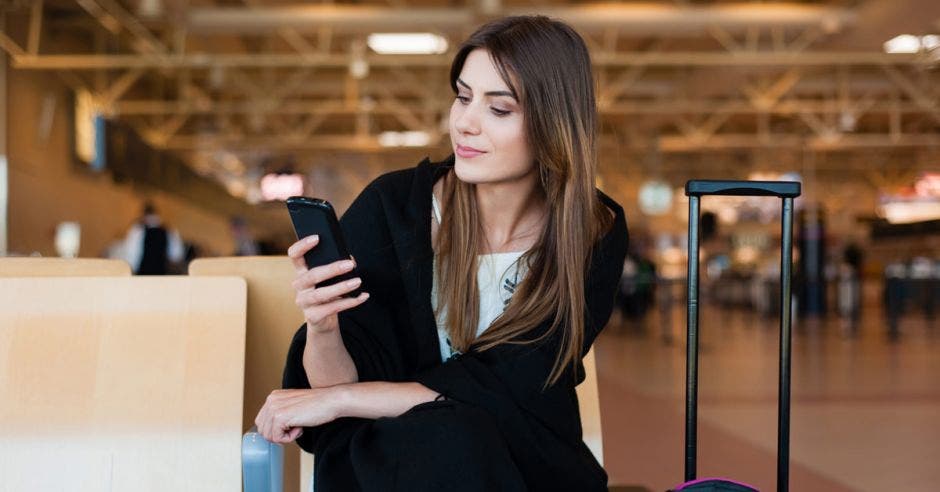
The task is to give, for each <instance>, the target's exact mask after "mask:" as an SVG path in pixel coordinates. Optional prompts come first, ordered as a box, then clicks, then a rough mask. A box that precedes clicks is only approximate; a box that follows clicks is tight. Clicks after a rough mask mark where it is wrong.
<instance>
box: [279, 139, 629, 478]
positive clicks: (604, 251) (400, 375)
mask: <svg viewBox="0 0 940 492" xmlns="http://www.w3.org/2000/svg"><path fill="white" fill-rule="evenodd" d="M452 166H453V157H452V156H451V157H450V158H449V159H448V160H446V161H444V162H442V163H439V164H432V163H431V162H430V161H429V160H428V159H425V160H424V161H423V162H421V163H420V164H419V165H418V166H417V167H415V168H411V169H405V170H401V171H395V172H391V173H388V174H385V175H383V176H381V177H379V178H377V179H376V180H375V181H373V182H372V183H371V184H370V185H369V186H367V187H366V188H365V189H364V190H363V192H362V193H361V194H360V195H359V197H358V198H357V199H356V200H355V202H354V203H353V204H352V205H351V206H350V208H349V209H348V210H347V211H346V213H345V214H344V215H343V217H342V220H341V221H340V222H341V226H342V229H343V232H344V234H345V236H346V242H347V244H348V245H349V247H350V249H351V252H352V254H353V255H354V256H355V257H356V262H357V273H358V275H360V276H361V278H362V281H363V282H362V289H363V290H365V291H367V292H369V293H370V294H371V298H370V299H369V300H368V301H367V302H366V303H364V304H363V305H361V306H359V307H357V308H355V309H352V310H349V311H346V312H344V313H341V314H340V330H341V333H342V337H343V342H344V344H345V345H346V348H347V350H348V351H349V355H350V356H351V357H352V360H353V362H354V363H355V365H356V369H357V371H358V374H359V380H360V381H417V382H419V383H421V384H423V385H424V386H426V387H428V388H430V389H432V390H434V391H436V392H438V393H441V394H443V395H445V396H446V397H447V398H448V399H451V400H456V401H458V402H461V403H463V404H467V405H471V406H473V407H475V408H477V409H481V410H483V411H484V412H486V413H487V414H489V415H490V416H492V417H493V418H494V421H495V423H496V427H497V428H498V431H499V434H500V435H501V436H502V437H503V439H504V440H505V442H506V445H507V447H508V449H509V453H510V455H511V456H512V461H513V462H514V465H515V467H516V468H518V470H519V471H520V472H521V474H522V476H523V479H524V480H525V483H526V487H527V488H528V489H530V490H606V482H607V475H606V473H605V472H604V470H603V468H601V466H600V465H599V464H598V463H597V461H596V460H595V459H594V457H593V455H592V454H591V452H590V450H589V449H588V448H587V446H585V445H584V443H583V442H582V435H581V421H580V416H579V411H578V402H577V396H576V393H575V389H574V388H575V386H576V385H577V384H578V383H580V382H581V381H582V380H583V379H584V375H583V369H582V368H581V366H580V363H579V367H578V371H577V372H576V373H573V372H572V371H571V369H570V368H569V369H568V370H567V371H566V372H565V373H564V375H563V377H562V378H561V379H560V380H559V381H558V382H557V383H555V384H554V385H552V386H550V387H548V388H547V389H545V388H543V386H544V384H545V381H546V378H547V377H548V375H549V373H550V371H551V368H552V367H553V363H554V361H555V357H556V355H557V352H558V347H559V336H558V332H556V334H555V335H553V336H551V337H547V338H546V339H545V340H544V342H540V343H536V344H528V345H518V344H504V345H502V346H498V347H495V348H492V349H490V350H487V351H483V352H476V351H472V350H471V351H469V352H468V353H466V354H463V355H462V356H459V357H457V358H454V359H451V360H449V361H447V362H445V363H442V362H441V358H440V349H439V347H438V337H437V325H436V322H435V318H434V314H433V312H432V308H431V283H432V262H433V257H434V253H433V250H432V247H431V194H432V191H431V190H432V186H433V184H434V182H435V181H436V180H437V178H439V177H440V176H442V175H443V174H444V173H445V172H446V171H447V170H448V169H450V168H451V167H452ZM598 194H599V196H600V198H601V200H602V201H603V203H604V204H605V205H606V206H607V207H608V208H610V210H611V211H612V212H613V213H614V214H615V220H614V223H613V227H612V228H611V229H610V230H609V231H608V232H607V233H606V234H605V235H604V237H603V238H602V239H601V240H600V241H599V242H598V243H597V244H596V245H595V247H594V249H593V251H592V257H591V258H592V261H591V267H590V270H589V272H588V275H587V278H586V283H585V285H586V290H585V295H586V302H587V312H586V313H585V319H586V321H587V324H586V327H585V328H586V331H585V337H584V346H583V352H582V353H586V352H587V350H588V349H589V348H590V346H591V344H592V343H593V341H594V339H595V337H596V336H597V334H598V333H599V332H600V330H601V329H602V328H603V327H604V325H605V324H606V323H607V320H608V318H609V317H610V313H611V310H612V308H613V302H614V294H615V291H616V289H617V285H618V282H619V280H620V275H621V272H622V269H623V260H624V256H625V254H626V250H627V228H626V222H625V219H624V214H623V209H622V208H621V207H620V206H619V205H618V204H617V203H616V202H614V201H613V200H611V199H610V198H609V197H607V196H606V195H604V194H603V193H601V192H599V191H598ZM547 326H548V323H547V322H546V323H545V324H544V325H543V326H542V327H540V328H539V329H537V330H536V332H540V331H542V330H545V329H547ZM305 337H306V327H305V326H302V327H301V328H300V330H298V332H297V334H296V335H295V336H294V339H293V340H292V342H291V347H290V350H289V353H288V357H287V364H286V367H285V370H284V380H283V386H284V387H285V388H309V382H308V381H307V377H306V374H305V372H304V369H303V362H302V356H303V350H304V343H305ZM575 374H577V375H576V376H575ZM380 420H386V419H380ZM375 423H376V421H372V420H368V419H354V418H343V419H339V420H337V421H334V422H331V423H329V424H326V425H323V426H320V427H317V428H307V429H305V430H304V433H303V435H302V436H301V438H300V439H298V444H299V445H300V446H301V447H302V448H303V449H305V450H307V451H309V452H312V453H314V454H315V455H317V456H318V457H317V470H316V476H317V481H318V482H319V481H320V480H319V478H320V475H321V474H329V473H332V472H333V470H331V469H326V468H325V467H327V466H329V467H331V468H332V469H334V470H336V469H340V468H342V469H345V470H346V471H347V472H351V473H354V474H355V472H354V471H352V470H357V469H358V468H357V466H356V463H355V460H356V455H357V454H361V451H356V450H353V449H349V446H350V444H349V442H350V440H351V439H353V436H355V435H356V434H357V433H362V432H368V429H369V426H371V425H374V424H375ZM386 451H387V452H390V453H391V452H396V451H397V450H386ZM401 451H403V452H404V453H408V451H407V450H401ZM369 452H375V451H374V450H370V451H369ZM321 456H330V459H329V460H322V459H321ZM347 459H348V460H350V461H351V462H345V460H347ZM324 461H325V462H324ZM321 465H322V467H324V468H321ZM358 480H360V482H361V481H362V480H363V477H358ZM365 480H368V478H367V477H366V478H365Z"/></svg>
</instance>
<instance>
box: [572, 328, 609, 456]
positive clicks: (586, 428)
mask: <svg viewBox="0 0 940 492" xmlns="http://www.w3.org/2000/svg"><path fill="white" fill-rule="evenodd" d="M582 363H583V364H584V381H582V382H581V384H579V385H578V387H577V392H578V407H579V408H580V410H581V429H582V432H583V439H584V443H585V444H587V447H588V448H590V449H591V452H592V453H594V457H595V458H597V461H598V462H599V463H600V464H601V465H603V464H604V442H603V439H602V436H601V403H600V398H599V396H598V392H597V364H596V363H595V361H594V347H591V350H589V351H588V353H587V355H585V356H584V360H583V361H582Z"/></svg>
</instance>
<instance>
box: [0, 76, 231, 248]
mask: <svg viewBox="0 0 940 492" xmlns="http://www.w3.org/2000/svg"><path fill="white" fill-rule="evenodd" d="M7 84H8V85H7V111H8V113H7V118H8V119H7V121H8V123H9V125H8V135H7V137H8V138H7V144H8V145H7V148H8V152H9V186H10V189H9V191H10V199H9V200H10V201H9V252H10V253H11V254H30V253H32V252H39V253H41V254H43V255H55V249H54V247H53V237H54V234H55V227H56V224H58V223H59V222H62V221H78V222H79V223H81V226H82V245H81V251H80V256H86V257H88V256H101V255H102V254H103V252H104V250H105V248H106V247H107V246H108V244H109V243H110V242H111V241H113V240H115V239H118V238H119V237H122V236H123V235H124V234H125V233H126V231H127V229H128V227H130V225H131V224H132V223H133V221H134V220H135V219H136V218H137V217H138V215H139V214H140V212H141V209H142V207H143V202H144V200H145V199H147V198H150V199H151V200H152V201H153V202H154V204H155V205H156V207H157V210H158V211H159V212H160V213H161V215H162V216H163V219H164V221H166V222H167V223H168V224H169V225H170V226H171V227H174V228H176V229H177V230H179V232H180V234H181V236H182V237H183V239H184V240H187V241H193V242H195V243H197V244H199V245H200V246H202V247H203V249H205V250H208V252H212V253H216V254H229V253H231V252H232V250H233V248H234V246H233V243H232V240H231V237H230V232H229V227H228V217H225V216H223V215H221V214H217V213H214V212H212V211H207V210H204V209H201V208H198V207H196V206H194V205H192V204H190V203H189V202H187V201H185V200H182V199H179V198H177V197H175V196H173V195H170V194H167V193H164V192H158V191H153V190H140V189H135V188H134V187H132V186H130V185H127V184H121V185H116V184H114V183H113V182H112V181H111V178H110V176H108V175H107V173H101V174H93V173H91V172H90V171H89V170H88V169H86V168H83V167H81V166H80V165H78V164H76V161H75V159H74V157H73V154H72V150H71V136H70V132H71V129H72V124H71V122H70V121H69V118H70V113H71V111H70V109H69V107H68V106H69V104H70V101H71V98H70V96H69V90H68V88H67V87H66V86H65V85H64V84H63V83H61V82H60V80H59V79H58V77H57V76H55V75H54V74H53V73H52V72H30V71H24V70H16V69H10V70H9V71H8V72H7ZM47 99H50V100H52V101H54V107H55V111H54V117H53V118H52V124H51V126H50V127H49V132H48V134H47V136H45V138H44V136H43V135H42V134H41V133H42V132H41V130H40V125H41V119H42V117H41V112H42V111H41V108H43V105H44V104H47V105H48V104H50V103H44V101H45V100H47Z"/></svg>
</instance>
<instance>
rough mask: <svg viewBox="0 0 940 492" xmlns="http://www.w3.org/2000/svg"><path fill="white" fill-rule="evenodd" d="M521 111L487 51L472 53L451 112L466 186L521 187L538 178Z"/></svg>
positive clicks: (458, 167) (452, 131)
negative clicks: (518, 184) (512, 184)
mask: <svg viewBox="0 0 940 492" xmlns="http://www.w3.org/2000/svg"><path fill="white" fill-rule="evenodd" d="M525 133H526V132H525V119H524V118H523V114H522V106H521V105H520V104H519V101H517V100H516V99H515V98H514V97H513V96H512V92H511V91H510V90H509V87H508V86H507V85H506V83H505V82H503V79H502V78H501V77H500V76H499V72H498V71H497V70H496V66H495V65H494V64H493V61H492V60H491V59H490V55H489V52H487V51H486V50H483V49H476V50H474V51H472V52H471V53H470V54H469V55H468V56H467V59H466V61H465V62H464V64H463V69H462V70H461V71H460V76H459V77H458V78H457V97H456V99H455V100H454V104H453V106H451V108H450V139H451V144H452V145H453V150H454V161H455V162H454V170H455V172H456V174H457V177H458V178H459V179H460V180H461V181H464V182H468V183H475V184H496V183H507V182H512V181H519V180H520V179H522V178H524V177H527V176H530V175H531V174H532V173H533V172H535V163H534V161H533V158H532V152H531V151H530V149H529V143H528V142H527V141H526V134H525Z"/></svg>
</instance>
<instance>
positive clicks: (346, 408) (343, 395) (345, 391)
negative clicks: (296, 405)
mask: <svg viewBox="0 0 940 492" xmlns="http://www.w3.org/2000/svg"><path fill="white" fill-rule="evenodd" d="M355 386H356V383H348V384H337V385H336V386H328V387H326V388H321V390H323V391H325V392H326V393H327V394H326V395H325V397H326V398H327V399H328V401H329V402H330V403H329V405H330V409H331V410H332V413H333V419H334V420H335V419H339V418H343V417H351V416H352V415H351V414H350V408H351V407H350V405H349V403H350V401H351V400H352V393H353V392H354V391H355V390H354V388H355Z"/></svg>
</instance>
